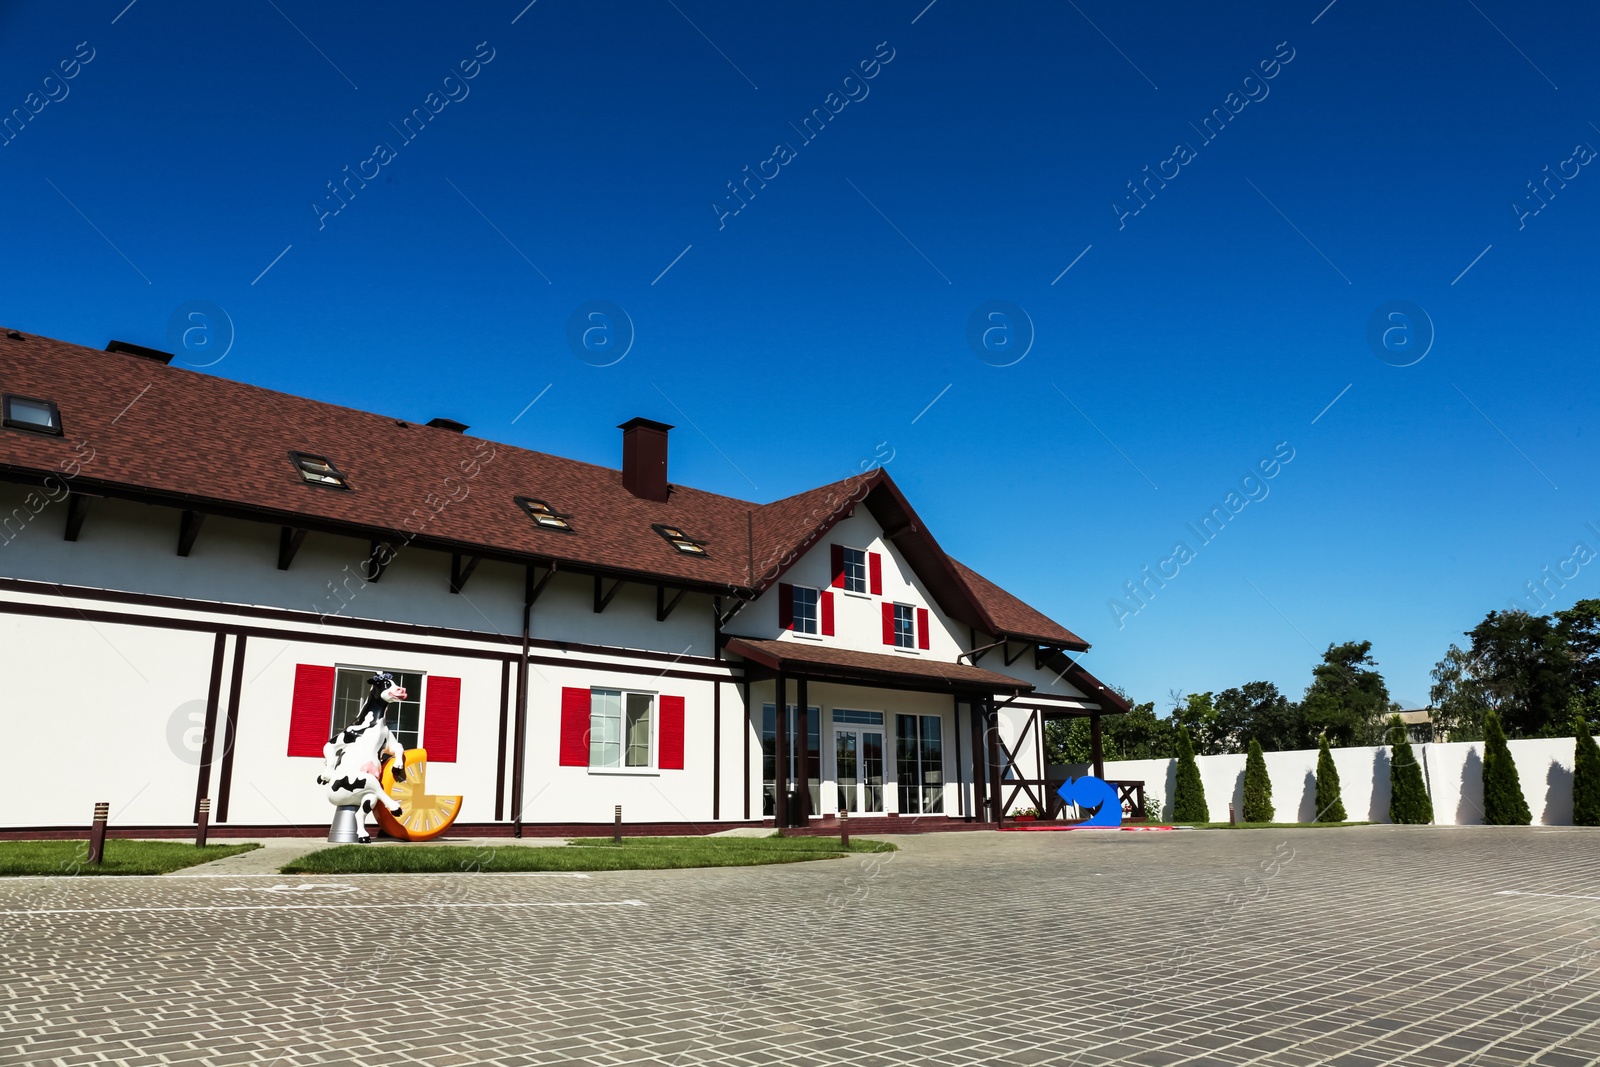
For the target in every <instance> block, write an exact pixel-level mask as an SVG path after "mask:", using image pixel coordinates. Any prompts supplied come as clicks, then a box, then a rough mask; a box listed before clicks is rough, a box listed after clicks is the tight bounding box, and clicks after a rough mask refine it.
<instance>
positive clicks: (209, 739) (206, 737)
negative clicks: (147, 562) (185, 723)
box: [192, 631, 228, 823]
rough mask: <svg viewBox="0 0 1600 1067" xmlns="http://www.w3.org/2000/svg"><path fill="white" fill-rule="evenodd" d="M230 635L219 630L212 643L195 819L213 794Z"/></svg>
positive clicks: (195, 788) (196, 784)
mask: <svg viewBox="0 0 1600 1067" xmlns="http://www.w3.org/2000/svg"><path fill="white" fill-rule="evenodd" d="M227 650H228V635H227V634H226V633H223V632H221V631H218V633H217V636H216V640H215V641H213V642H212V644H211V684H210V686H209V687H208V688H207V690H206V723H205V729H204V731H203V732H202V733H201V735H200V774H199V780H198V781H197V782H195V787H194V813H193V816H192V818H193V820H194V821H195V822H197V823H198V822H199V821H200V802H201V801H202V800H204V799H205V798H206V797H208V796H210V795H211V753H212V750H213V744H214V742H215V741H216V736H217V702H218V701H219V700H220V699H221V698H222V657H223V655H224V654H225V653H226V652H227Z"/></svg>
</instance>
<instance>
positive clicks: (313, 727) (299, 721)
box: [289, 663, 333, 757]
mask: <svg viewBox="0 0 1600 1067" xmlns="http://www.w3.org/2000/svg"><path fill="white" fill-rule="evenodd" d="M332 726H333V668H332V667H318V666H315V665H313V664H310V663H300V664H297V665H296V666H295V669H294V699H293V701H292V702H291V703H290V705H289V755H291V756H319V757H320V756H321V755H322V746H323V745H326V744H327V743H328V733H329V730H330V729H331V728H332Z"/></svg>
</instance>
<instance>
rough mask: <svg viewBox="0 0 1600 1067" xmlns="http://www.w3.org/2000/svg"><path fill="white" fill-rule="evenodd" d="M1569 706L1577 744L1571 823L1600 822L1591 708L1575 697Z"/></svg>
mask: <svg viewBox="0 0 1600 1067" xmlns="http://www.w3.org/2000/svg"><path fill="white" fill-rule="evenodd" d="M1568 709H1569V710H1570V711H1571V712H1572V736H1573V740H1574V741H1575V742H1576V746H1577V750H1576V751H1575V752H1574V753H1573V761H1572V762H1573V767H1572V825H1574V826H1600V745H1596V744H1595V741H1594V738H1593V737H1592V736H1591V735H1590V733H1589V716H1588V714H1587V711H1588V709H1587V708H1585V706H1584V704H1583V701H1581V700H1579V699H1577V698H1576V697H1574V698H1573V699H1572V702H1571V703H1570V704H1569V705H1568Z"/></svg>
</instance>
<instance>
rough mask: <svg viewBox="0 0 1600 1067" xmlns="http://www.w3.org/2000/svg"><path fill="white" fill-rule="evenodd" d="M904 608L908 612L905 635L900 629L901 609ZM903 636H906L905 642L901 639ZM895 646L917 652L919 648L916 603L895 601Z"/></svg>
mask: <svg viewBox="0 0 1600 1067" xmlns="http://www.w3.org/2000/svg"><path fill="white" fill-rule="evenodd" d="M902 608H903V609H905V613H906V628H905V633H904V634H903V635H902V633H901V631H900V611H901V609H902ZM902 636H904V637H905V641H904V643H902V642H901V640H900V638H901V637H902ZM894 647H895V648H898V649H904V650H905V651H907V652H915V651H916V650H917V606H916V605H915V604H902V603H900V602H899V601H896V602H895V605H894Z"/></svg>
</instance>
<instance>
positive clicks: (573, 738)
mask: <svg viewBox="0 0 1600 1067" xmlns="http://www.w3.org/2000/svg"><path fill="white" fill-rule="evenodd" d="M561 766H563V767H587V766H589V691H588V690H587V689H571V688H568V687H566V686H563V687H562V689H561Z"/></svg>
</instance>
